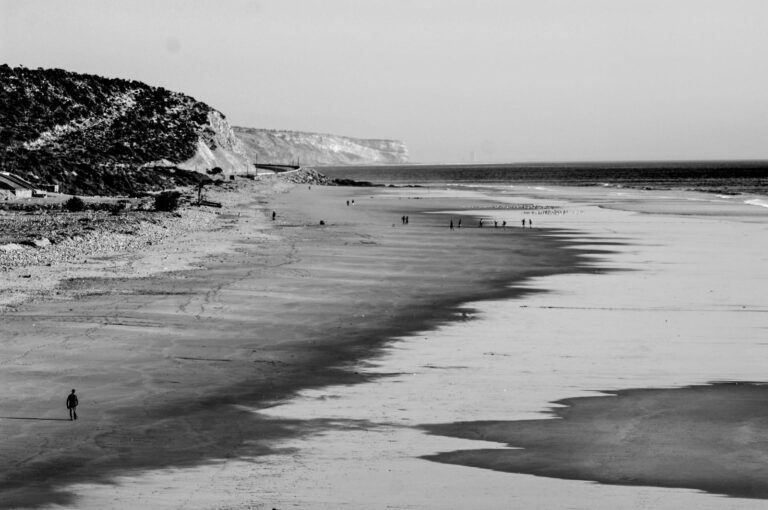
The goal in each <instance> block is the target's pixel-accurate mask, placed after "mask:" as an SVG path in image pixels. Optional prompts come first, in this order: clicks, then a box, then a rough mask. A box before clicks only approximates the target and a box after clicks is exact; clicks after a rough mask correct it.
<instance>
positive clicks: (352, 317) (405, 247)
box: [0, 186, 585, 507]
mask: <svg viewBox="0 0 768 510" xmlns="http://www.w3.org/2000/svg"><path fill="white" fill-rule="evenodd" d="M376 193H379V192H376V191H372V190H360V189H348V188H347V189H345V188H322V187H317V186H314V187H312V190H311V191H310V190H308V189H307V187H306V186H297V187H296V188H295V189H294V190H293V191H292V192H290V193H287V194H277V195H273V196H271V198H264V197H259V196H254V197H253V199H252V200H251V203H249V204H247V205H245V206H243V207H244V209H243V210H244V211H245V209H247V210H248V211H250V212H251V214H253V213H254V211H256V214H270V213H271V211H272V210H276V211H277V213H278V218H277V221H276V222H275V223H274V228H273V229H272V230H271V231H270V233H271V234H272V236H271V238H269V239H264V238H253V240H244V241H242V242H240V243H238V244H237V245H236V250H235V251H233V252H232V253H231V254H229V255H226V256H221V255H220V256H217V257H216V258H215V259H211V260H209V261H208V262H207V266H208V267H207V269H205V270H196V271H183V272H177V273H172V274H165V275H162V276H157V277H152V278H136V279H125V278H123V279H114V278H104V279H99V278H96V279H87V280H82V279H80V280H76V281H70V282H68V283H66V284H65V286H66V289H65V290H68V291H72V290H76V291H77V293H78V295H81V297H80V298H78V299H76V300H70V299H64V300H61V299H59V300H53V299H51V300H49V301H42V302H37V303H34V304H29V305H26V306H23V307H21V308H19V309H18V310H15V311H9V312H6V313H5V314H4V315H3V318H2V320H3V334H2V343H0V360H2V364H3V370H2V375H1V376H0V380H1V381H2V383H3V388H4V398H3V411H2V412H1V413H0V431H1V432H2V438H3V439H2V446H1V447H0V466H1V469H0V472H1V473H2V475H0V506H2V507H14V506H37V505H44V504H51V503H59V504H75V505H76V495H74V494H73V493H71V492H70V491H69V490H68V485H70V484H72V483H76V482H81V481H87V482H103V483H110V482H111V481H112V480H113V479H114V477H115V476H118V475H121V474H130V473H136V472H139V471H141V470H146V469H155V468H161V467H185V466H194V465H199V464H202V463H206V462H209V461H213V460H217V459H222V458H228V457H232V456H244V455H250V456H253V455H259V454H262V453H266V452H269V451H271V448H272V447H273V446H275V441H276V440H279V439H281V438H286V437H290V436H291V435H294V434H300V433H302V432H305V431H309V430H313V429H316V428H317V427H323V426H326V425H325V424H322V423H312V422H307V423H304V422H279V421H269V420H268V421H264V420H259V419H258V418H256V417H255V416H254V414H253V413H251V412H248V411H247V410H242V409H240V408H238V407H237V405H236V404H243V405H247V406H253V407H264V406H269V405H270V403H273V402H275V401H279V400H281V399H286V398H289V397H290V396H291V395H292V394H293V393H294V392H295V391H297V390H298V389H301V388H309V387H318V386H322V385H326V384H331V383H334V384H337V383H345V382H346V383H356V382H359V381H361V380H362V377H363V376H361V375H358V374H355V373H354V372H353V371H351V370H345V369H344V367H345V366H350V365H351V364H352V363H354V362H359V361H361V360H364V359H367V358H370V357H373V356H375V355H376V353H377V350H378V349H380V348H381V347H382V345H383V344H384V343H385V342H387V341H388V340H389V339H391V338H393V337H397V336H399V335H404V334H407V333H409V332H413V331H418V330H424V329H427V328H431V327H434V326H436V325H439V324H441V323H444V322H445V321H449V320H454V319H456V318H457V317H458V316H460V311H461V306H462V303H466V302H468V301H477V300H483V299H498V298H503V297H508V296H513V295H519V294H521V293H522V292H524V291H523V290H521V289H519V288H515V287H514V284H515V283H516V282H522V281H524V280H525V279H526V278H528V277H531V276H540V275H545V274H552V273H560V272H572V271H578V270H581V269H579V268H580V267H583V262H584V260H585V259H584V257H583V252H582V251H580V250H574V249H564V248H566V247H571V248H572V247H573V245H572V242H571V241H568V240H566V239H565V238H564V237H563V236H562V234H564V233H563V232H551V231H545V230H538V229H532V230H528V229H525V230H524V229H519V228H508V229H493V228H484V229H478V228H462V229H461V230H456V231H453V232H451V231H449V230H448V221H449V218H447V217H442V216H439V215H434V214H426V213H427V212H428V211H431V210H444V209H452V210H456V209H461V208H470V207H474V206H478V205H483V206H484V207H487V206H488V204H478V203H471V202H469V201H457V200H450V201H447V200H445V199H442V200H408V199H402V200H396V199H394V200H393V199H388V198H387V199H385V198H382V197H378V196H377V197H376V198H371V197H372V196H374V195H375V194H376ZM348 198H349V199H351V198H354V199H355V205H354V206H349V207H347V206H346V205H345V201H346V200H347V199H348ZM236 212H237V211H228V213H229V214H230V216H229V219H230V221H231V222H233V223H236V222H237V221H238V220H237V216H236V214H235V213H236ZM403 214H407V215H409V216H410V223H409V225H407V226H402V225H401V224H400V220H399V218H400V216H401V215H403ZM244 217H245V215H244ZM321 219H322V220H324V221H325V222H326V226H320V225H319V221H320V220H321ZM463 223H464V225H465V227H468V226H469V225H470V224H472V225H474V224H476V222H474V221H470V219H469V218H465V219H464V222H463ZM393 224H394V226H393ZM232 228H234V227H232ZM238 228H242V225H240V226H239V227H238ZM552 233H557V234H561V235H559V236H557V237H553V236H550V235H548V234H552ZM65 294H66V293H65ZM71 388H77V391H78V395H79V396H80V402H81V405H80V407H79V409H78V412H79V414H80V419H79V420H78V421H77V422H69V421H61V419H63V418H64V419H65V418H66V417H67V414H66V409H65V408H64V399H65V398H66V396H67V394H68V393H69V390H70V389H71Z"/></svg>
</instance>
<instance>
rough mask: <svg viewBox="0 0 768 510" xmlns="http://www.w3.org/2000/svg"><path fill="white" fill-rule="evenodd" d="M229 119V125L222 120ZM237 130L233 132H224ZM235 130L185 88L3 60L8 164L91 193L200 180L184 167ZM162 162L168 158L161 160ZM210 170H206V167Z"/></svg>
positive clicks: (2, 153)
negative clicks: (29, 66)
mask: <svg viewBox="0 0 768 510" xmlns="http://www.w3.org/2000/svg"><path fill="white" fill-rule="evenodd" d="M222 122H223V126H222ZM221 129H225V130H226V129H230V133H224V136H222V133H218V132H217V131H219V130H221ZM227 137H231V138H234V136H231V128H229V126H228V124H226V121H224V116H223V115H221V114H220V113H219V112H217V111H216V110H214V109H213V108H211V107H209V106H208V105H206V104H204V103H201V102H199V101H196V100H195V99H193V98H191V97H189V96H186V95H184V94H181V93H178V92H171V91H169V90H166V89H163V88H160V87H152V86H149V85H146V84H144V83H141V82H138V81H134V80H123V79H113V78H103V77H100V76H94V75H85V74H77V73H71V72H67V71H64V70H61V69H37V70H33V69H26V68H24V67H18V68H11V67H9V66H7V65H2V66H0V169H2V170H4V171H10V172H14V173H17V174H19V175H21V176H22V177H24V178H26V179H28V180H30V181H32V182H34V183H38V184H54V183H55V184H60V185H61V187H62V189H63V191H66V192H70V193H86V194H118V193H132V192H139V191H145V190H151V189H159V188H163V187H168V186H172V185H174V184H176V183H178V184H184V183H191V182H194V181H196V180H197V179H198V178H199V174H197V173H195V172H192V171H190V169H186V170H185V169H182V168H183V165H181V164H182V163H183V162H185V161H188V160H190V159H192V158H194V157H195V155H196V154H197V153H199V152H200V150H201V146H204V147H203V148H207V149H208V150H210V151H215V150H221V149H231V147H221V145H222V144H221V143H220V140H221V139H222V138H224V139H226V138H227ZM159 162H162V163H159ZM202 170H204V169H202Z"/></svg>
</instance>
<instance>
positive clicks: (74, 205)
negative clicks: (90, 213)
mask: <svg viewBox="0 0 768 510" xmlns="http://www.w3.org/2000/svg"><path fill="white" fill-rule="evenodd" d="M64 207H65V208H66V209H67V211H69V212H80V211H84V210H85V202H83V199H82V198H79V197H72V198H70V199H69V200H67V201H66V202H64Z"/></svg>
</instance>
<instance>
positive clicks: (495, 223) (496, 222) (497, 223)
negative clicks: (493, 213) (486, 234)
mask: <svg viewBox="0 0 768 510" xmlns="http://www.w3.org/2000/svg"><path fill="white" fill-rule="evenodd" d="M498 227H499V222H498V221H496V220H493V228H498Z"/></svg>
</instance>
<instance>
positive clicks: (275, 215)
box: [272, 211, 277, 221]
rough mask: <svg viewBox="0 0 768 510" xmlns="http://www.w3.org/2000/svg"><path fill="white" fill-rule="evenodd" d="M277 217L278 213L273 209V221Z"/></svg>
mask: <svg viewBox="0 0 768 510" xmlns="http://www.w3.org/2000/svg"><path fill="white" fill-rule="evenodd" d="M276 217H277V213H276V212H275V211H272V221H275V218H276Z"/></svg>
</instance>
